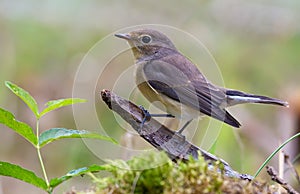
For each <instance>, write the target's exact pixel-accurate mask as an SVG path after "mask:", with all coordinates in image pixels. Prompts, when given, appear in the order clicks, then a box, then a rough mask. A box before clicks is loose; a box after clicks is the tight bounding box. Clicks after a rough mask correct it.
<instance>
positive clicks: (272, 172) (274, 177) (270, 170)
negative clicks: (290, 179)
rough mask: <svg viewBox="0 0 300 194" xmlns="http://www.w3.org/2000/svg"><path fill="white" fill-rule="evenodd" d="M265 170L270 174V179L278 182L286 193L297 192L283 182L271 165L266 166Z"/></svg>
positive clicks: (296, 193) (293, 193)
mask: <svg viewBox="0 0 300 194" xmlns="http://www.w3.org/2000/svg"><path fill="white" fill-rule="evenodd" d="M266 168H267V172H268V174H269V175H270V177H271V179H272V180H273V181H275V182H276V183H278V184H280V185H281V186H282V187H283V188H284V189H285V190H286V191H287V192H288V193H290V194H299V193H298V192H297V191H296V190H295V189H293V187H292V186H291V185H289V184H288V183H287V182H285V181H284V180H283V179H282V178H280V177H279V176H278V173H277V172H276V170H275V169H274V168H273V167H272V166H266Z"/></svg>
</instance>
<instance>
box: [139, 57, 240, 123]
mask: <svg viewBox="0 0 300 194" xmlns="http://www.w3.org/2000/svg"><path fill="white" fill-rule="evenodd" d="M174 58H175V59H177V60H174ZM189 63H190V64H189ZM143 73H144V77H145V80H147V82H148V84H149V85H150V86H151V87H152V88H153V89H154V90H156V91H157V92H158V93H162V94H164V95H166V96H168V97H169V98H172V99H173V100H176V101H178V102H181V103H182V104H184V105H187V106H189V107H191V108H193V109H195V110H199V111H200V112H202V113H204V114H206V115H209V116H212V117H214V118H216V119H218V120H221V121H224V122H225V123H228V124H230V125H232V126H234V127H239V126H240V124H239V122H238V121H237V120H236V119H234V118H233V117H232V116H231V115H230V114H229V113H228V112H227V111H226V110H225V109H224V108H221V107H220V105H221V104H222V103H223V102H226V101H225V98H226V94H225V93H224V92H223V91H222V90H220V89H219V88H217V87H215V86H214V85H213V84H211V83H210V82H209V81H207V80H206V78H205V77H204V76H203V75H202V74H201V73H200V71H199V70H198V69H197V67H196V66H194V65H193V64H192V63H191V62H190V61H189V60H188V59H186V58H185V57H184V56H182V55H180V54H178V55H177V56H176V57H174V56H173V57H171V58H170V57H164V58H161V59H160V60H152V61H149V62H147V63H146V64H145V65H144V68H143Z"/></svg>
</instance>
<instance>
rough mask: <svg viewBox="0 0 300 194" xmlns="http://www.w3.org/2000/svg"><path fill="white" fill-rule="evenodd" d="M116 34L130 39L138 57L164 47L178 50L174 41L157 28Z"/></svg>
mask: <svg viewBox="0 0 300 194" xmlns="http://www.w3.org/2000/svg"><path fill="white" fill-rule="evenodd" d="M115 36H116V37H118V38H122V39H125V40H127V41H128V43H129V45H130V46H131V48H132V51H133V54H134V56H135V58H136V59H140V58H142V57H148V56H151V55H154V54H156V53H157V52H158V51H159V50H160V49H162V48H165V49H171V50H176V48H175V46H174V45H173V43H172V41H171V40H170V39H169V38H168V37H167V36H166V35H164V34H163V33H161V32H159V31H157V30H152V29H139V30H134V31H131V32H129V33H124V34H121V33H119V34H115Z"/></svg>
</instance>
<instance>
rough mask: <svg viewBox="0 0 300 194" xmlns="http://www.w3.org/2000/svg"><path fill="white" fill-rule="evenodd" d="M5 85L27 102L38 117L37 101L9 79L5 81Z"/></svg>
mask: <svg viewBox="0 0 300 194" xmlns="http://www.w3.org/2000/svg"><path fill="white" fill-rule="evenodd" d="M5 85H6V87H8V88H9V89H10V90H11V91H12V92H13V93H15V94H16V95H17V96H19V97H20V98H21V99H22V100H23V101H24V102H25V103H26V104H27V106H28V107H29V108H30V109H31V111H32V112H33V113H34V114H35V116H36V117H37V118H38V117H39V110H38V106H37V103H36V101H35V99H34V98H33V97H32V96H31V95H30V94H29V93H28V92H27V91H26V90H24V89H22V88H20V87H19V86H17V85H15V84H13V83H11V82H9V81H6V82H5Z"/></svg>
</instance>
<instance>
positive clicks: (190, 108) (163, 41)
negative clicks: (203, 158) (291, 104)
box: [115, 29, 288, 133]
mask: <svg viewBox="0 0 300 194" xmlns="http://www.w3.org/2000/svg"><path fill="white" fill-rule="evenodd" d="M115 36H117V37H119V38H122V39H125V40H127V41H128V43H129V45H130V46H131V49H132V52H133V55H134V57H135V59H136V72H135V77H136V84H137V86H138V88H139V90H140V91H141V92H142V94H143V95H144V96H145V97H146V98H147V99H148V100H149V101H150V102H154V101H160V102H161V103H162V104H163V105H164V106H165V108H166V109H167V112H168V113H170V114H171V115H173V116H175V117H177V118H182V119H186V120H187V122H186V124H185V125H184V126H183V127H182V128H181V129H180V130H178V132H179V133H182V131H183V130H184V128H185V127H186V126H187V125H188V124H189V123H190V122H191V121H192V119H194V118H197V117H198V116H200V115H208V116H211V117H213V118H215V119H218V120H220V121H223V122H225V123H227V124H229V125H231V126H233V127H240V126H241V124H240V123H239V122H238V121H237V120H236V119H235V118H234V117H233V116H231V115H230V114H229V113H228V112H227V111H226V109H225V108H226V107H229V106H233V105H236V104H243V103H263V104H275V105H280V106H286V107H288V103H287V102H285V101H281V100H279V99H274V98H269V97H266V96H260V95H254V94H248V93H244V92H241V91H237V90H232V89H226V88H222V87H219V86H216V85H214V84H212V83H211V82H210V81H208V80H207V79H206V78H205V77H204V75H203V74H202V73H201V72H200V71H199V69H198V68H197V67H196V66H195V65H194V64H193V63H192V62H191V61H190V60H189V59H187V58H186V57H185V56H184V55H182V54H181V53H180V52H179V51H178V50H177V49H176V48H175V46H174V44H173V43H172V42H171V40H170V39H169V38H168V37H167V36H166V35H164V34H163V33H161V32H159V31H156V30H152V29H139V30H134V31H131V32H129V33H126V34H115ZM159 108H161V107H159Z"/></svg>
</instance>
